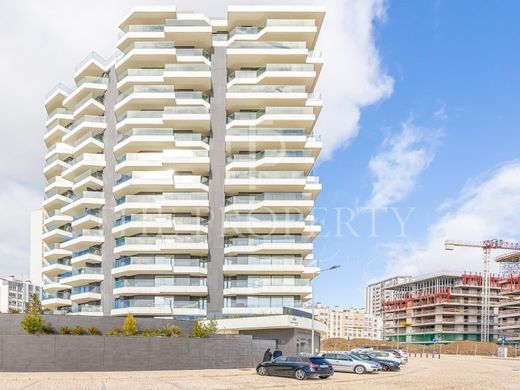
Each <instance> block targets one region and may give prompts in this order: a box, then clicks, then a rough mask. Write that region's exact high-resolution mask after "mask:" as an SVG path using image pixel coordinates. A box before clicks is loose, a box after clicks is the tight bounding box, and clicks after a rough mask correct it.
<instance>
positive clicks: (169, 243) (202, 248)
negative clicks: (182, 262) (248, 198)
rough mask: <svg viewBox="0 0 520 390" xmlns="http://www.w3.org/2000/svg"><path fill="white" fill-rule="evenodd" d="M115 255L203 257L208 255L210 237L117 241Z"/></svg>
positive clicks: (128, 238) (146, 238) (148, 238)
mask: <svg viewBox="0 0 520 390" xmlns="http://www.w3.org/2000/svg"><path fill="white" fill-rule="evenodd" d="M114 253H115V254H116V255H119V256H132V255H135V254H138V253H140V254H163V253H164V254H166V253H168V254H183V253H191V254H192V255H193V256H203V255H207V253H208V237H207V236H205V235H166V234H163V235H157V236H133V237H121V238H118V239H116V247H115V249H114Z"/></svg>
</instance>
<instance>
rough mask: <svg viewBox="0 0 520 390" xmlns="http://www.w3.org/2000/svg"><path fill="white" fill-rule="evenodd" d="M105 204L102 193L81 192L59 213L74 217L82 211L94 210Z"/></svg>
mask: <svg viewBox="0 0 520 390" xmlns="http://www.w3.org/2000/svg"><path fill="white" fill-rule="evenodd" d="M104 204H105V195H104V194H103V191H83V192H81V193H79V194H75V195H74V196H73V199H71V202H70V203H69V204H67V205H66V206H64V207H62V209H61V212H62V213H63V214H66V215H71V216H73V215H76V214H77V213H79V212H81V211H82V210H84V209H87V208H91V209H96V208H99V207H102V206H103V205H104Z"/></svg>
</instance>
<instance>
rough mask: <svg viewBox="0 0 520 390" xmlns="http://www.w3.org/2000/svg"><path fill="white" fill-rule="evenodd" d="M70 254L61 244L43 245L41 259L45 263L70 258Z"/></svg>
mask: <svg viewBox="0 0 520 390" xmlns="http://www.w3.org/2000/svg"><path fill="white" fill-rule="evenodd" d="M71 254H72V252H71V251H70V250H68V249H64V248H63V247H62V246H61V243H53V244H43V258H44V259H45V260H46V261H49V262H50V261H53V260H58V259H62V258H64V257H70V255H71Z"/></svg>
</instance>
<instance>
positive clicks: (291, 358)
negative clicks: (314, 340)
mask: <svg viewBox="0 0 520 390" xmlns="http://www.w3.org/2000/svg"><path fill="white" fill-rule="evenodd" d="M301 361H302V359H301V358H299V357H298V356H289V357H288V358H287V362H292V363H295V362H297V363H299V362H301Z"/></svg>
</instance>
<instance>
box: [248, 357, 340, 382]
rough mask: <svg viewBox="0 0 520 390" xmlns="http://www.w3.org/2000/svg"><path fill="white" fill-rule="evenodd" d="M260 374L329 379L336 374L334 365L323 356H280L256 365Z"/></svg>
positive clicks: (301, 378) (300, 378) (299, 378)
mask: <svg viewBox="0 0 520 390" xmlns="http://www.w3.org/2000/svg"><path fill="white" fill-rule="evenodd" d="M256 372H257V373H258V375H262V376H263V375H278V376H289V377H293V378H296V379H298V380H303V379H307V378H320V379H327V378H328V377H329V376H332V375H334V369H333V367H332V365H331V364H330V363H329V362H328V361H327V360H325V359H324V358H323V357H321V356H280V357H278V358H276V359H274V360H273V361H272V362H262V363H260V364H259V365H258V366H256Z"/></svg>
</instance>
